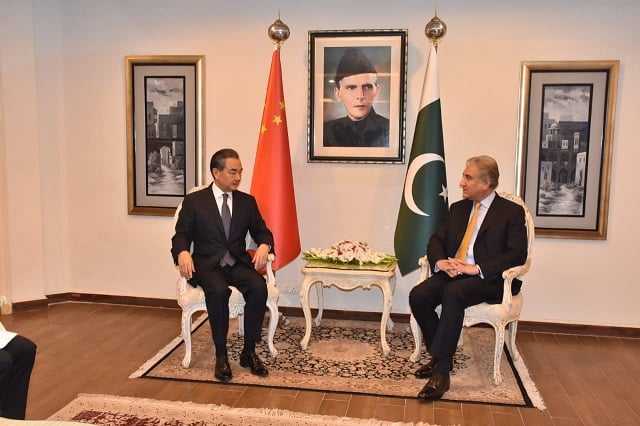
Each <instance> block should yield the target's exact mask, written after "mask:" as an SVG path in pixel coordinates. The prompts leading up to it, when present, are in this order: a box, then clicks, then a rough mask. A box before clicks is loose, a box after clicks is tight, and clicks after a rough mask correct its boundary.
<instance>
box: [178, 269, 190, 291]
mask: <svg viewBox="0 0 640 426" xmlns="http://www.w3.org/2000/svg"><path fill="white" fill-rule="evenodd" d="M176 271H178V266H177V265H176ZM188 285H189V284H188V283H187V279H186V278H185V277H183V276H182V274H181V273H180V271H178V282H177V283H176V287H177V288H176V293H177V295H178V297H180V295H181V294H184V292H185V291H187V286H188Z"/></svg>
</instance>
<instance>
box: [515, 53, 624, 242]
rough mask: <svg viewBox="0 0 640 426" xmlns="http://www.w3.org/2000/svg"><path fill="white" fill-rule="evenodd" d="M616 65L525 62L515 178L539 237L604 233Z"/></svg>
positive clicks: (601, 236)
mask: <svg viewBox="0 0 640 426" xmlns="http://www.w3.org/2000/svg"><path fill="white" fill-rule="evenodd" d="M618 68H619V61H617V60H612V61H561V62H523V63H522V69H521V72H522V75H521V87H520V111H519V125H518V155H517V156H518V159H517V168H516V175H517V176H516V180H517V182H518V192H519V194H518V195H520V196H521V197H522V199H523V200H524V201H525V203H526V205H527V207H528V208H529V210H530V211H531V214H532V216H533V219H534V223H535V227H536V236H541V237H552V238H578V239H606V237H607V216H608V206H609V185H610V182H609V180H610V175H611V155H612V146H613V129H614V117H615V109H616V108H615V107H616V92H617V87H618Z"/></svg>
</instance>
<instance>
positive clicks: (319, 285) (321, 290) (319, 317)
mask: <svg viewBox="0 0 640 426" xmlns="http://www.w3.org/2000/svg"><path fill="white" fill-rule="evenodd" d="M316 284H317V285H316V294H317V295H318V315H316V320H315V322H316V326H318V327H319V326H320V321H322V313H323V311H324V285H323V282H316Z"/></svg>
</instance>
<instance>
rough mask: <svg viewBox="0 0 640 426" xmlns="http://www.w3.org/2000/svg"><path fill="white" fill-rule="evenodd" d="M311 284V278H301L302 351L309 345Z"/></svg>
mask: <svg viewBox="0 0 640 426" xmlns="http://www.w3.org/2000/svg"><path fill="white" fill-rule="evenodd" d="M312 285H313V279H310V278H305V279H304V280H302V285H301V286H300V304H301V305H302V312H303V313H304V323H305V329H304V337H303V338H302V340H301V341H300V347H301V348H302V350H303V351H305V350H307V346H308V345H309V339H311V307H310V306H309V292H310V291H311V286H312Z"/></svg>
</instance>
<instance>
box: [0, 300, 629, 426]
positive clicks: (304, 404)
mask: <svg viewBox="0 0 640 426" xmlns="http://www.w3.org/2000/svg"><path fill="white" fill-rule="evenodd" d="M0 320H1V321H2V322H3V323H4V325H5V327H6V328H7V329H9V330H12V331H17V332H19V333H20V334H23V335H25V336H27V337H29V338H31V339H32V340H33V341H35V342H36V343H37V344H38V354H37V358H36V366H35V369H34V372H33V375H32V379H31V389H30V393H29V402H28V406H27V419H29V420H43V419H46V418H47V417H48V416H50V415H51V414H53V413H54V412H56V411H57V410H59V409H60V408H62V407H63V406H64V405H66V404H67V403H68V402H70V401H71V400H72V399H73V398H74V397H75V396H76V395H77V394H78V393H104V394H113V395H121V396H135V397H147V398H155V399H165V400H179V401H193V402H198V403H209V404H225V405H229V406H233V407H254V408H261V407H267V408H281V409H287V410H293V411H300V412H305V413H311V414H325V415H335V416H350V417H360V418H373V417H375V418H378V419H381V420H387V421H405V422H417V421H423V422H429V423H434V424H439V425H448V424H460V425H466V426H468V425H509V426H512V425H614V424H615V425H640V339H624V338H610V337H606V338H605V337H593V336H576V335H562V334H550V333H534V332H526V331H525V332H518V339H517V340H518V346H519V348H520V351H521V352H522V354H523V356H524V358H525V361H526V363H527V365H528V366H529V369H530V373H531V375H532V377H533V379H534V381H535V382H536V384H537V385H538V388H539V389H540V391H541V393H542V396H543V398H544V400H545V403H546V405H547V407H548V409H547V410H546V411H540V410H537V409H535V408H515V407H503V406H492V405H482V404H463V403H452V402H435V403H432V402H429V403H424V402H419V401H418V400H416V399H400V398H378V397H369V396H361V395H351V394H335V393H323V392H316V391H295V390H282V389H269V388H256V387H244V386H229V385H220V384H212V383H187V382H172V381H168V380H162V381H161V380H153V379H128V376H129V374H131V372H133V371H135V370H136V369H137V368H138V367H139V366H140V365H141V364H142V363H143V362H144V361H146V360H147V359H149V358H150V357H151V356H152V355H153V354H155V353H156V352H157V351H158V350H159V349H160V348H162V347H163V346H164V345H165V344H166V343H168V342H169V341H170V340H171V339H172V338H174V337H175V336H176V335H178V334H179V322H180V312H179V311H178V310H173V309H162V308H141V307H129V306H118V305H105V304H93V303H62V304H57V305H51V306H50V307H49V309H47V310H40V311H31V312H20V313H16V314H13V315H5V316H2V317H1V318H0Z"/></svg>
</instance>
